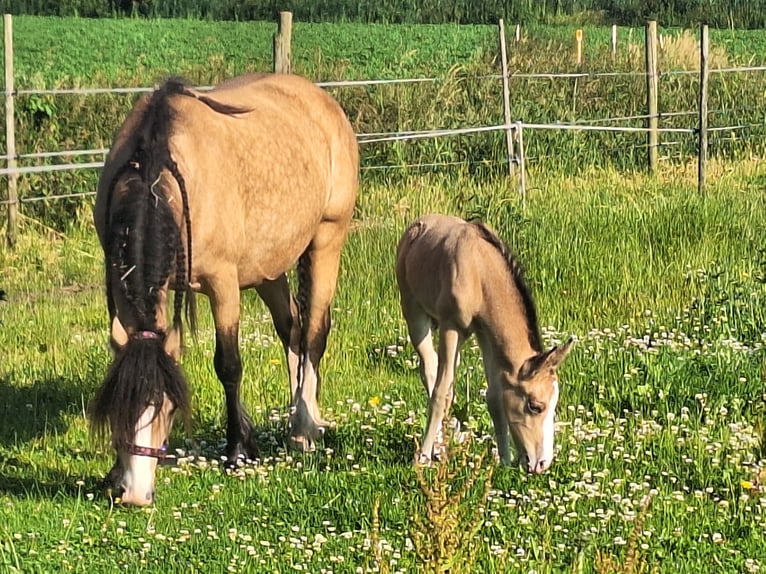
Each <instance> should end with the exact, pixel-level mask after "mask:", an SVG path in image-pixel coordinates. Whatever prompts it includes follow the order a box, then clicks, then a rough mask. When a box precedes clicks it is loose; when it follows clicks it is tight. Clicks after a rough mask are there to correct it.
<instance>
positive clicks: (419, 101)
mask: <svg viewBox="0 0 766 574" xmlns="http://www.w3.org/2000/svg"><path fill="white" fill-rule="evenodd" d="M275 28H276V26H275V24H273V23H270V22H265V23H264V22H200V21H193V20H172V21H170V20H132V19H122V20H90V19H77V18H40V17H22V16H19V17H16V18H14V37H15V68H16V87H17V88H19V89H30V88H33V89H50V88H77V87H126V86H127V87H130V86H144V87H148V86H151V85H152V84H154V83H155V82H157V81H158V80H159V79H161V78H164V77H165V76H167V75H182V76H184V77H186V78H188V79H189V81H191V82H193V83H195V84H200V85H209V84H213V83H218V82H220V81H221V80H223V79H225V78H229V77H231V76H233V75H236V74H239V73H242V72H253V71H263V70H269V69H270V68H271V44H272V40H271V37H272V34H273V33H274V31H275ZM511 32H512V26H511V24H509V35H511ZM663 33H664V34H665V35H666V41H665V42H664V44H663V45H664V48H663V49H662V50H660V54H659V60H660V70H661V72H662V75H661V77H660V110H659V111H660V113H661V117H660V127H662V128H684V129H688V128H693V127H696V121H697V120H696V116H695V112H694V110H696V108H697V83H698V79H697V76H696V74H694V73H684V74H680V73H676V72H683V71H687V72H688V71H691V70H693V69H694V67H695V66H696V65H698V61H699V54H698V49H697V47H696V31H695V32H693V33H686V34H682V33H681V32H680V31H678V30H663ZM609 34H610V30H609V29H608V28H603V27H602V28H598V27H586V28H585V63H584V64H583V66H582V67H581V68H578V66H577V65H576V64H575V62H574V52H573V44H572V39H573V37H574V30H573V28H572V27H566V26H561V27H553V26H550V27H543V26H530V27H525V28H524V34H523V41H522V42H520V43H519V44H516V43H515V42H511V44H510V45H509V51H510V52H509V58H510V69H511V71H512V73H513V77H512V78H511V82H510V89H511V114H512V117H513V118H514V119H519V120H523V121H524V122H526V123H542V124H552V123H559V122H563V123H583V124H598V125H607V126H608V125H615V124H619V125H629V126H633V127H641V126H643V124H644V120H643V119H642V116H643V115H644V114H645V113H646V96H645V89H646V81H645V78H644V77H643V76H642V75H641V74H640V70H643V68H644V63H643V61H644V56H643V48H642V46H643V37H644V33H643V30H640V29H632V30H631V29H625V28H623V29H620V36H619V46H620V48H619V52H618V56H617V57H616V58H615V59H614V60H613V59H612V58H611V56H610V51H609ZM764 38H766V34H764V33H763V31H736V32H729V31H712V32H711V65H712V66H713V67H729V66H737V65H743V64H749V65H763V64H764V61H765V58H764V53H765V52H764V48H763V46H764ZM497 44H498V41H497V30H496V27H494V26H452V25H439V26H427V25H419V26H416V25H410V26H394V25H361V24H350V23H347V24H310V23H302V22H296V23H295V28H294V33H293V65H294V69H295V71H296V72H298V73H301V74H303V75H306V76H307V77H309V78H311V79H313V80H317V81H319V80H343V79H352V80H359V79H394V78H407V77H421V78H422V77H437V78H439V79H440V81H438V82H435V83H423V84H407V85H378V86H374V87H344V88H333V89H332V93H333V94H334V95H335V96H336V97H337V98H338V99H339V101H340V102H341V103H342V105H343V106H344V109H346V111H347V113H348V115H349V117H350V118H351V120H352V122H353V124H354V128H355V129H356V131H357V133H360V134H365V133H367V134H369V133H381V132H383V133H391V132H404V131H409V130H431V129H451V128H466V127H475V126H488V125H498V124H502V123H503V121H504V118H503V104H502V88H501V82H500V81H499V80H498V79H497V78H487V75H488V74H497V73H498V72H499V65H498V58H497V53H498V46H497ZM577 71H581V72H593V73H594V74H596V75H593V76H589V77H580V78H575V79H573V78H557V79H550V78H546V79H541V78H530V77H525V76H523V75H524V74H535V73H541V72H546V73H555V72H577ZM636 72H639V73H636ZM599 73H609V74H614V75H608V76H602V75H597V74H599ZM710 82H711V85H710V102H709V107H710V118H709V119H710V126H711V128H722V127H727V126H745V127H741V128H740V129H738V130H736V131H729V130H721V131H715V132H711V134H710V148H709V150H710V154H711V156H712V157H716V158H727V159H749V158H752V157H762V156H763V155H764V154H766V125H764V121H763V114H762V106H761V100H762V96H763V93H764V91H766V74H764V73H763V72H753V73H747V74H745V73H738V74H735V73H726V74H712V75H711V79H710ZM134 99H135V96H134V95H132V94H128V95H125V94H120V95H116V94H99V95H87V96H83V95H59V96H52V95H44V94H34V95H20V96H19V97H18V98H17V100H16V106H15V110H16V144H17V150H18V152H19V153H21V154H29V153H36V152H51V151H63V150H87V149H101V148H105V147H108V145H109V143H110V142H111V138H112V136H113V134H114V131H115V130H116V128H117V126H118V125H119V122H120V121H121V119H122V118H123V117H124V115H125V113H126V112H127V110H128V109H129V108H130V106H131V104H132V102H133V100H134ZM610 118H633V119H625V120H621V121H619V122H614V121H613V120H610ZM4 137H5V136H4V133H2V134H0V148H2V147H4V143H3V139H4ZM524 140H525V147H526V154H525V155H526V160H527V163H528V164H529V165H530V166H531V167H533V168H537V169H546V168H547V167H550V166H552V165H555V166H557V167H560V168H562V169H566V170H567V171H568V172H570V173H576V172H579V171H580V170H588V169H590V168H591V167H594V166H597V167H606V168H612V169H619V170H634V169H636V168H637V167H639V168H643V166H644V165H645V164H646V155H647V154H646V136H645V134H643V133H640V132H635V133H618V132H597V131H584V132H578V131H559V130H532V129H528V130H525V135H524ZM660 141H661V148H660V157H661V160H662V161H663V162H665V163H683V162H685V161H688V159H689V158H692V157H694V156H695V154H696V149H697V137H696V135H693V134H688V133H684V134H678V133H676V134H663V136H662V137H661V140H660ZM96 159H97V158H96ZM506 159H507V158H506V148H505V138H504V134H502V133H500V132H493V133H482V134H473V135H469V136H461V137H449V138H439V139H424V140H418V141H410V142H396V143H394V144H391V143H371V144H365V145H364V146H362V160H363V165H364V166H365V167H372V168H375V169H376V170H379V171H371V172H368V174H367V177H375V176H376V175H379V174H381V173H385V174H386V175H389V174H392V173H401V172H402V168H403V167H404V166H411V165H418V164H433V163H436V164H455V163H460V164H462V166H463V167H464V168H466V169H470V170H471V172H472V173H473V174H475V175H479V176H484V175H487V174H488V173H489V174H497V173H502V172H503V171H504V170H505V165H504V162H505V161H506ZM91 160H92V158H91V157H79V158H76V157H75V158H69V157H67V158H65V159H64V160H62V159H60V158H45V159H40V158H33V159H30V158H22V159H21V160H20V165H22V166H25V165H38V164H39V163H44V162H49V163H57V162H61V161H66V162H69V161H91ZM380 168H383V169H380ZM417 169H418V170H419V172H420V173H423V172H425V171H428V170H434V171H436V170H439V169H440V168H438V167H437V168H432V167H422V166H421V167H418V168H417ZM94 184H95V179H94V177H93V173H92V172H86V171H79V172H74V173H70V172H59V173H55V174H50V173H48V174H40V175H37V174H36V175H31V176H27V177H24V178H22V179H21V181H20V186H19V194H20V197H22V198H23V197H33V196H34V197H39V196H41V195H50V194H54V193H56V192H57V191H56V190H61V189H66V190H67V193H72V192H75V193H76V192H88V191H91V190H92V189H93V187H94ZM79 203H80V199H79V198H75V199H72V200H66V201H60V202H57V203H55V204H42V203H40V204H27V205H26V206H25V209H27V213H29V214H30V215H33V216H35V217H38V218H43V219H45V221H46V222H47V223H48V224H50V225H52V226H55V227H56V228H59V229H61V228H64V227H66V225H67V223H66V222H67V221H69V220H71V219H72V217H73V216H74V213H75V211H76V209H77V205H78V204H79Z"/></svg>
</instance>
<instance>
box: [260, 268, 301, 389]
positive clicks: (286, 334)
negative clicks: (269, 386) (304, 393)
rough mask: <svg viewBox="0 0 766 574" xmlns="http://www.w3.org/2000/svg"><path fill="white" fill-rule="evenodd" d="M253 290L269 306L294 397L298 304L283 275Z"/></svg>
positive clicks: (296, 384) (298, 319) (296, 386)
mask: <svg viewBox="0 0 766 574" xmlns="http://www.w3.org/2000/svg"><path fill="white" fill-rule="evenodd" d="M255 290H256V291H258V295H259V296H260V297H261V299H262V300H263V302H264V303H266V306H267V307H268V308H269V311H270V312H271V318H272V320H273V321H274V328H275V329H276V330H277V335H278V336H279V339H280V340H281V341H282V347H283V348H284V350H285V358H286V359H287V372H288V376H289V378H290V397H294V396H295V393H296V391H297V390H298V352H299V345H300V337H301V328H300V318H299V316H298V305H297V303H296V302H295V300H294V299H293V298H292V296H291V295H290V286H289V285H288V284H287V277H286V276H285V275H282V276H281V277H278V278H277V279H274V280H273V281H264V282H263V283H261V284H260V285H258V286H257V287H256V288H255Z"/></svg>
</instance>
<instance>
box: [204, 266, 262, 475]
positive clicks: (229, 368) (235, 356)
mask: <svg viewBox="0 0 766 574" xmlns="http://www.w3.org/2000/svg"><path fill="white" fill-rule="evenodd" d="M209 286H210V295H209V296H210V302H211V306H212V310H213V320H214V322H215V358H214V365H215V372H216V375H218V379H219V380H220V381H221V384H222V385H223V390H224V393H225V395H226V457H227V459H228V462H229V464H234V463H235V462H236V460H237V459H238V458H239V457H240V456H242V455H244V456H246V457H247V458H255V457H257V456H258V446H257V445H256V443H255V440H254V438H253V436H252V430H253V423H252V421H251V420H250V417H249V416H248V414H247V411H246V410H245V408H244V406H243V405H242V401H241V397H240V384H241V382H242V359H241V358H240V354H239V283H238V281H237V277H236V273H233V274H229V275H228V276H227V277H218V278H216V279H215V280H214V281H211V282H210V285H209Z"/></svg>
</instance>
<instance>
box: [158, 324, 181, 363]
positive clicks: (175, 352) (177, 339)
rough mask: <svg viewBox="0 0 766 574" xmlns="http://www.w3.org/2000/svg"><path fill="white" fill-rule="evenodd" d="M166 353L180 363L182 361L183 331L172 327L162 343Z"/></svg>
mask: <svg viewBox="0 0 766 574" xmlns="http://www.w3.org/2000/svg"><path fill="white" fill-rule="evenodd" d="M162 346H163V348H164V349H165V352H166V353H167V354H168V355H170V356H171V357H172V358H173V360H174V361H175V362H176V363H178V362H179V361H180V360H181V330H180V329H177V328H176V327H172V328H171V329H170V331H168V334H167V335H165V341H163V343H162Z"/></svg>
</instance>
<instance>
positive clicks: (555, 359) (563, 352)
mask: <svg viewBox="0 0 766 574" xmlns="http://www.w3.org/2000/svg"><path fill="white" fill-rule="evenodd" d="M573 346H574V337H569V340H568V341H567V342H566V343H564V344H563V345H561V346H559V347H553V348H552V349H551V350H550V351H548V352H547V353H546V357H545V362H544V363H543V365H544V366H546V367H548V368H551V369H554V370H555V369H557V368H558V366H559V365H560V364H561V363H563V362H564V359H566V356H567V355H568V354H569V351H571V350H572V347H573Z"/></svg>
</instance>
